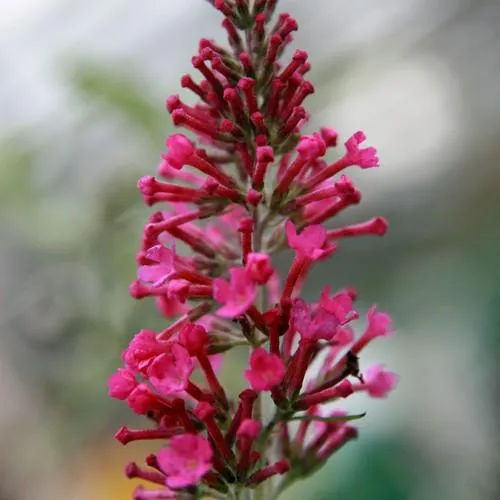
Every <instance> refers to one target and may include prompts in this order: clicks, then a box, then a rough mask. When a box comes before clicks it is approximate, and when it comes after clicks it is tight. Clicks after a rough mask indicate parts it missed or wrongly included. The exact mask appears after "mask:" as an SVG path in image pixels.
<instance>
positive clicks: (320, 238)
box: [286, 220, 333, 260]
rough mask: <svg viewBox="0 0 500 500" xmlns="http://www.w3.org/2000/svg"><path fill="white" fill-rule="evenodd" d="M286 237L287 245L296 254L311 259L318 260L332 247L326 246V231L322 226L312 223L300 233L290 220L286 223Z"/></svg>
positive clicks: (329, 251) (330, 250) (331, 249)
mask: <svg viewBox="0 0 500 500" xmlns="http://www.w3.org/2000/svg"><path fill="white" fill-rule="evenodd" d="M286 237H287V239H288V246H289V247H290V248H293V249H294V250H295V251H296V252H297V254H298V255H300V256H301V257H305V258H308V259H311V260H318V259H321V258H322V257H325V256H327V255H329V254H330V253H331V252H332V251H333V248H331V247H328V246H326V245H325V244H326V240H327V233H326V229H325V228H324V227H323V226H320V225H319V224H318V225H312V226H308V227H306V228H305V229H304V230H303V231H302V232H301V233H300V234H297V230H296V228H295V225H294V223H293V222H292V221H290V220H288V221H287V223H286Z"/></svg>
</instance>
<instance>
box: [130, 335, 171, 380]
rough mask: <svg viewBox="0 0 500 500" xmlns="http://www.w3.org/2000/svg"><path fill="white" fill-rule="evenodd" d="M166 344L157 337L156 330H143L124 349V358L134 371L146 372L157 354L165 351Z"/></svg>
mask: <svg viewBox="0 0 500 500" xmlns="http://www.w3.org/2000/svg"><path fill="white" fill-rule="evenodd" d="M163 349H164V344H163V345H162V343H161V342H160V341H158V339H157V338H156V332H153V331H151V330H141V331H140V332H139V333H137V334H136V335H135V337H134V338H133V339H132V340H131V341H130V344H129V345H128V347H127V348H126V349H125V350H124V351H123V354H122V359H123V361H124V362H125V365H126V366H127V367H128V368H130V369H131V370H132V371H136V372H141V373H143V374H145V373H146V371H147V369H148V367H149V365H150V364H151V363H152V362H153V359H154V357H155V356H158V355H159V354H161V353H162V352H163Z"/></svg>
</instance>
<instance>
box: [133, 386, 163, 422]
mask: <svg viewBox="0 0 500 500" xmlns="http://www.w3.org/2000/svg"><path fill="white" fill-rule="evenodd" d="M127 403H128V405H129V406H130V408H131V409H132V410H134V411H135V412H136V413H137V414H138V415H146V413H148V412H149V411H151V410H155V409H160V408H162V406H161V405H160V404H159V402H158V398H157V397H156V395H155V393H154V392H153V391H152V390H151V389H150V388H149V387H148V386H147V385H146V384H139V385H138V386H137V387H136V388H135V389H134V390H133V391H132V392H131V393H130V395H129V396H128V398H127Z"/></svg>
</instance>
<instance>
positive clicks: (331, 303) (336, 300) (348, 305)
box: [319, 286, 358, 324]
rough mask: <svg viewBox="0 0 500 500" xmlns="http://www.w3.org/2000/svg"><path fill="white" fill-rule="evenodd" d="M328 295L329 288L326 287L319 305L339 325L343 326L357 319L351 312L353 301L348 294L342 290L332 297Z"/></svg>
mask: <svg viewBox="0 0 500 500" xmlns="http://www.w3.org/2000/svg"><path fill="white" fill-rule="evenodd" d="M329 295H330V287H328V286H326V287H325V288H323V291H322V293H321V298H320V301H319V305H320V307H321V308H323V309H324V310H325V311H328V312H329V313H332V314H334V315H335V317H336V318H337V319H338V321H339V323H341V324H345V323H347V322H349V321H351V320H352V319H356V318H357V317H358V315H357V313H356V311H354V310H353V300H352V297H351V295H350V294H349V292H347V291H344V290H343V291H341V292H338V293H336V294H335V295H333V297H329Z"/></svg>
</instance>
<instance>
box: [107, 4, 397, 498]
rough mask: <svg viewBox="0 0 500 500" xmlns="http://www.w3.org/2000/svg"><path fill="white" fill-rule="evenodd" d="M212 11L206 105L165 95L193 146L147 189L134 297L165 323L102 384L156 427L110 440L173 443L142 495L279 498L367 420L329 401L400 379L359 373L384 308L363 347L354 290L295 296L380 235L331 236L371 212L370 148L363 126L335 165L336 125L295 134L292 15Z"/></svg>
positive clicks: (191, 86) (181, 142)
mask: <svg viewBox="0 0 500 500" xmlns="http://www.w3.org/2000/svg"><path fill="white" fill-rule="evenodd" d="M210 3H212V4H213V5H214V6H215V7H216V8H217V9H218V10H219V11H220V12H221V13H222V14H223V16H224V19H223V21H222V26H223V28H224V29H225V31H226V32H227V36H228V40H229V46H230V49H226V48H224V47H223V46H221V45H219V44H217V43H216V42H215V41H213V40H208V39H202V40H200V44H199V51H198V55H196V56H195V57H193V59H192V65H193V66H194V68H195V69H196V70H198V72H199V73H201V76H202V79H201V81H199V82H196V81H195V80H194V79H193V78H191V76H190V75H184V76H183V77H182V78H181V85H182V87H183V88H184V89H187V90H189V91H190V92H191V93H192V94H194V95H195V97H196V98H197V103H196V104H194V105H189V104H187V103H186V102H184V101H183V100H181V98H180V97H179V96H178V95H174V96H171V97H169V98H168V99H167V102H166V107H167V110H168V112H169V113H170V114H171V116H172V119H173V122H174V124H175V125H177V126H182V127H184V128H186V129H188V130H190V131H191V132H193V133H194V136H196V138H197V139H196V141H193V140H192V139H189V138H188V137H186V136H185V135H182V134H174V135H171V136H170V137H168V138H167V139H166V149H167V150H166V152H165V153H164V154H162V161H161V163H160V165H159V167H158V176H159V177H150V176H147V177H142V178H141V179H140V180H139V182H138V188H139V190H140V192H141V193H142V195H143V198H144V201H145V203H146V204H147V205H148V206H153V205H157V204H161V205H160V206H161V210H159V211H157V212H155V213H153V214H152V215H151V216H150V218H149V220H148V222H147V224H146V225H145V227H144V231H143V235H142V241H141V247H140V250H139V252H138V254H137V264H138V271H137V280H136V281H135V282H134V283H133V284H132V285H131V287H130V293H131V295H132V296H133V297H134V298H136V299H143V298H145V297H154V299H155V301H156V305H157V308H158V310H159V312H160V313H161V314H162V315H163V316H164V317H165V318H166V319H168V320H169V325H168V326H167V327H166V328H165V329H164V330H163V331H160V332H155V331H151V330H141V331H140V332H139V333H137V334H136V335H135V337H134V338H133V339H132V340H131V342H130V344H129V346H128V347H127V349H126V350H125V351H124V353H123V362H124V367H123V368H120V369H118V371H117V372H116V373H114V374H113V375H112V376H111V377H110V379H109V393H110V395H111V396H112V397H114V398H118V399H121V400H126V401H127V403H128V405H129V406H130V408H132V410H133V411H134V412H135V413H137V414H139V415H144V416H145V417H147V418H148V419H149V422H150V424H149V425H148V426H147V427H146V428H141V429H131V428H128V427H122V428H121V429H120V430H119V431H118V433H117V434H116V439H118V441H120V442H121V443H123V444H126V443H129V442H131V441H137V440H159V441H160V442H164V443H165V447H163V448H162V449H161V450H160V451H159V452H158V453H154V454H151V455H149V456H148V457H146V459H145V462H146V465H147V467H142V466H139V465H137V464H135V463H131V464H129V465H128V466H127V467H126V475H127V476H128V477H130V478H141V479H142V480H144V481H147V482H148V483H152V484H153V485H156V486H154V489H145V488H143V487H139V488H138V489H137V490H136V492H135V494H134V498H135V499H136V500H146V499H163V498H178V499H194V498H201V497H204V496H206V497H208V498H248V495H253V496H252V498H260V499H268V498H271V497H273V498H275V497H276V496H277V494H279V492H280V491H282V490H283V489H284V488H285V487H286V486H288V485H289V484H291V483H292V482H293V481H295V480H297V479H299V478H301V477H304V476H307V475H310V474H311V473H312V472H314V471H315V470H317V469H318V468H319V467H321V466H322V465H323V464H324V463H325V462H326V460H327V459H328V458H329V457H330V456H331V455H332V454H333V453H335V452H336V451H337V450H339V449H340V448H341V447H342V446H343V445H344V444H346V443H347V442H348V441H350V440H351V439H354V438H356V437H357V430H356V428H355V427H353V426H352V425H350V422H351V421H352V420H355V419H356V418H359V417H360V416H361V415H347V414H346V413H345V412H344V411H341V410H338V409H334V410H332V409H331V408H330V406H331V405H325V403H331V402H334V401H337V400H338V399H341V398H347V397H348V396H350V395H351V394H354V393H357V392H366V393H368V395H369V396H371V397H375V398H381V397H384V396H386V394H387V393H388V392H389V391H390V390H391V389H392V388H393V387H394V385H395V383H396V375H395V374H394V373H392V372H389V371H386V370H385V369H384V368H383V366H382V365H375V366H372V367H369V368H368V369H366V370H364V371H363V372H361V371H360V368H359V365H360V363H359V354H360V352H361V351H362V349H363V348H364V347H365V346H366V345H367V344H369V343H370V342H371V341H372V340H374V339H375V338H377V337H385V336H388V335H390V334H391V333H392V327H391V320H390V317H389V316H388V315H387V314H386V313H385V312H381V311H379V310H378V309H377V308H376V307H375V306H372V307H371V308H370V309H369V311H368V314H367V323H366V328H365V330H364V332H363V333H362V334H361V335H360V336H358V337H356V335H355V333H354V331H353V328H352V324H353V322H354V321H355V320H357V319H358V316H359V315H358V313H357V312H356V311H355V310H354V303H355V301H356V295H357V294H356V291H355V290H354V289H352V288H349V289H345V290H340V291H337V292H334V293H332V292H331V291H330V289H329V287H325V288H324V289H323V291H322V293H321V295H320V296H319V298H318V300H317V301H316V302H314V303H307V302H306V301H304V300H303V299H302V298H300V292H301V287H302V285H303V283H304V282H305V280H306V278H307V276H308V273H309V271H310V270H311V268H312V267H313V266H315V265H316V264H318V263H319V262H321V261H323V260H325V259H328V258H330V257H331V256H332V254H333V253H334V252H335V251H336V249H337V246H338V244H339V242H340V241H341V240H342V239H343V238H347V237H355V236H364V235H380V236H382V235H383V234H385V232H386V229H387V223H386V221H385V220H384V219H383V218H380V217H376V218H373V219H371V220H368V221H365V222H361V223H358V224H354V225H349V226H346V227H341V228H337V229H327V228H326V227H325V226H324V224H325V223H326V222H327V221H329V220H330V219H332V218H333V217H334V216H335V215H337V214H338V213H340V212H342V211H343V210H345V209H346V208H348V207H350V206H352V205H355V204H358V203H359V202H360V200H361V194H360V192H359V191H358V190H357V189H356V187H355V186H354V184H353V182H352V181H351V180H350V179H349V177H347V175H345V174H344V171H345V170H346V169H347V168H348V167H351V166H358V167H361V168H362V169H365V168H371V167H377V166H378V158H377V155H376V150H375V149H374V148H373V147H363V145H362V144H363V143H364V141H365V135H364V133H363V132H356V133H355V134H354V135H353V136H352V137H350V138H348V139H347V140H346V141H345V143H344V147H345V149H344V151H343V153H342V156H340V158H339V159H337V160H336V161H333V162H330V161H328V160H326V159H325V155H326V154H327V153H328V152H329V150H330V149H333V148H335V147H336V146H337V142H338V136H337V133H336V132H335V131H334V130H333V129H331V128H322V129H321V130H320V131H319V132H315V133H313V134H312V135H302V133H301V130H302V128H303V127H304V126H305V125H306V124H307V122H308V119H309V115H308V113H307V111H306V109H305V108H304V106H303V103H304V100H305V99H306V97H307V96H308V95H310V94H312V93H313V92H314V86H313V85H312V83H311V82H310V81H309V80H307V78H306V75H307V73H308V72H309V70H310V64H309V62H308V54H307V53H306V52H304V51H302V50H297V51H295V53H294V54H293V56H292V57H291V60H289V61H287V62H281V60H282V55H283V52H284V51H285V49H286V47H287V46H288V45H289V44H290V42H291V41H292V33H293V32H294V31H296V30H297V22H296V21H295V19H293V18H292V17H291V16H290V15H289V14H286V13H285V14H280V15H278V16H274V11H275V7H276V4H277V0H255V1H253V2H251V1H250V0H215V1H211V2H210ZM287 248H289V249H291V250H293V252H294V260H293V263H292V265H291V267H290V268H289V270H288V273H287V275H286V276H283V277H280V276H279V275H278V272H277V271H276V269H275V268H274V266H273V256H275V255H277V254H278V253H279V252H281V251H282V250H284V249H287ZM238 346H247V348H249V349H250V358H249V362H248V364H247V365H246V366H245V367H244V368H243V374H244V378H245V379H246V381H247V383H248V386H247V387H246V388H244V390H242V392H240V393H239V395H238V397H237V398H236V399H233V398H231V397H230V394H228V392H227V390H226V389H225V388H224V386H223V385H222V382H221V380H220V379H219V377H218V365H219V364H220V361H221V359H220V358H221V356H222V355H223V354H225V353H227V352H228V351H230V350H231V349H233V348H236V347H238ZM312 365H314V366H312ZM200 375H201V377H200ZM280 475H281V476H282V477H281V478H279V476H280ZM272 495H274V496H272Z"/></svg>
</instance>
